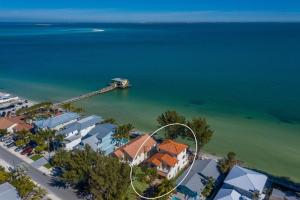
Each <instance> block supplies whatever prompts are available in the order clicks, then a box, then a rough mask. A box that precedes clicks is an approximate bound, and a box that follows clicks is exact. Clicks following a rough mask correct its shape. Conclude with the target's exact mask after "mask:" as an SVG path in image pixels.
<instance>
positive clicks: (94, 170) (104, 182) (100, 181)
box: [52, 145, 130, 200]
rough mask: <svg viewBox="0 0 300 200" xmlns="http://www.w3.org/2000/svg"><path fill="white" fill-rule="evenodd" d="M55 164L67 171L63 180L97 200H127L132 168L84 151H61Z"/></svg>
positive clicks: (55, 157)
mask: <svg viewBox="0 0 300 200" xmlns="http://www.w3.org/2000/svg"><path fill="white" fill-rule="evenodd" d="M52 164H53V165H55V166H58V167H61V168H63V173H62V175H61V180H63V181H64V182H66V183H68V184H70V185H72V186H75V188H77V189H78V191H79V192H80V193H82V194H84V195H92V197H93V199H99V200H102V199H103V200H104V199H125V196H126V192H127V189H128V187H129V184H130V179H129V174H130V167H129V165H127V164H125V163H120V162H119V160H118V159H116V158H113V157H108V156H104V155H102V154H101V153H98V152H94V151H93V150H92V149H91V148H90V147H89V146H88V145H87V146H86V147H85V149H84V150H75V151H73V152H67V151H64V150H60V151H58V152H57V153H56V154H55V156H54V157H53V159H52Z"/></svg>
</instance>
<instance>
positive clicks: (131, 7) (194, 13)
mask: <svg viewBox="0 0 300 200" xmlns="http://www.w3.org/2000/svg"><path fill="white" fill-rule="evenodd" d="M0 21H4V22H5V21H40V22H43V21H45V22H46V21H53V22H55V21H62V22H64V21H65V22H231V21H233V22H240V21H247V22H248V21H255V22H256V21H272V22H273V21H278V22H283V21H292V22H295V21H297V22H300V0H0Z"/></svg>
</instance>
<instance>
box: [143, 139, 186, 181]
mask: <svg viewBox="0 0 300 200" xmlns="http://www.w3.org/2000/svg"><path fill="white" fill-rule="evenodd" d="M187 148H188V146H187V145H185V144H181V143H178V142H175V141H173V140H165V141H164V142H163V143H161V144H160V145H158V146H157V151H158V152H157V153H156V154H154V155H153V156H151V157H150V158H149V159H148V160H147V164H148V165H149V166H150V167H154V168H155V169H156V170H157V173H158V174H159V175H160V176H163V177H166V178H167V179H171V178H174V177H175V176H176V175H177V174H178V172H180V170H182V169H183V168H184V167H185V166H186V165H187V164H188V155H187Z"/></svg>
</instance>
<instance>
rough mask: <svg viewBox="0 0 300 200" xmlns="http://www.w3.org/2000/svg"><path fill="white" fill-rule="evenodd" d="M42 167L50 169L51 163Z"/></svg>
mask: <svg viewBox="0 0 300 200" xmlns="http://www.w3.org/2000/svg"><path fill="white" fill-rule="evenodd" d="M44 167H46V168H47V169H50V168H51V167H52V165H51V164H50V163H47V164H45V165H44Z"/></svg>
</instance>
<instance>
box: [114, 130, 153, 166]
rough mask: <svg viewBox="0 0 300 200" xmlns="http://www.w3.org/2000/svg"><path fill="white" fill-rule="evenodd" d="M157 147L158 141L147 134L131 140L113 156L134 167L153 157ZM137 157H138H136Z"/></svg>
mask: <svg viewBox="0 0 300 200" xmlns="http://www.w3.org/2000/svg"><path fill="white" fill-rule="evenodd" d="M145 141H146V142H145ZM144 142H145V143H144ZM143 143H144V144H143ZM142 144H143V146H142ZM141 146H142V147H141ZM140 147H141V148H140ZM155 147H156V141H155V140H154V139H153V138H152V137H151V136H149V135H148V134H145V135H141V136H139V137H137V138H135V139H133V140H131V141H130V142H129V143H127V144H125V145H124V146H121V147H120V148H118V149H117V150H115V151H114V152H113V154H112V155H113V156H115V157H117V158H119V159H120V161H122V162H127V163H129V164H130V165H132V166H133V165H138V164H140V163H142V162H143V161H144V160H146V159H147V158H149V157H150V156H151V155H153V153H154V152H155ZM139 149H140V150H139ZM138 150H139V152H138ZM135 155H137V156H136V157H135Z"/></svg>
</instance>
